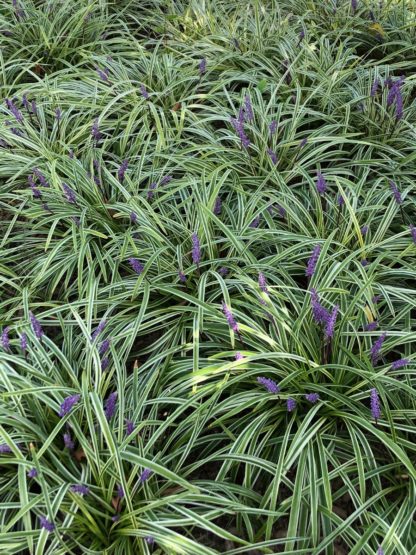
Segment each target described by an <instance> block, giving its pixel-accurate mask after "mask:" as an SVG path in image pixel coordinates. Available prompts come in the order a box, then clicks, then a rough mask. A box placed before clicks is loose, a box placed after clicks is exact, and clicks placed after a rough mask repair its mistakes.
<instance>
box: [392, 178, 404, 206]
mask: <svg viewBox="0 0 416 555" xmlns="http://www.w3.org/2000/svg"><path fill="white" fill-rule="evenodd" d="M389 185H390V189H391V190H392V192H393V196H394V200H395V201H396V202H397V204H401V203H402V202H403V199H402V195H401V194H400V191H399V189H398V188H397V185H396V184H395V182H394V181H389Z"/></svg>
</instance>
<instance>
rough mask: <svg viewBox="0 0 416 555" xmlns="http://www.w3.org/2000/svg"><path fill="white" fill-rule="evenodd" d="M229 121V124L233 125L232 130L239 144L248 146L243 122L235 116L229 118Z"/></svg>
mask: <svg viewBox="0 0 416 555" xmlns="http://www.w3.org/2000/svg"><path fill="white" fill-rule="evenodd" d="M230 122H231V125H232V126H233V127H234V130H235V132H236V133H237V135H238V137H239V139H240V141H241V145H242V146H243V147H244V148H248V147H249V146H250V139H249V138H248V137H247V135H246V134H245V132H244V125H243V122H242V121H240V120H239V119H237V118H231V119H230Z"/></svg>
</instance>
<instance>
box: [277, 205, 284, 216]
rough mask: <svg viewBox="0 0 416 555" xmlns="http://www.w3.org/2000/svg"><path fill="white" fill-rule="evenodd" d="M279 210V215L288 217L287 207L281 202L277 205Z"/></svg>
mask: <svg viewBox="0 0 416 555" xmlns="http://www.w3.org/2000/svg"><path fill="white" fill-rule="evenodd" d="M277 212H278V214H279V216H280V217H281V218H285V217H286V208H284V207H283V206H281V205H280V204H278V205H277Z"/></svg>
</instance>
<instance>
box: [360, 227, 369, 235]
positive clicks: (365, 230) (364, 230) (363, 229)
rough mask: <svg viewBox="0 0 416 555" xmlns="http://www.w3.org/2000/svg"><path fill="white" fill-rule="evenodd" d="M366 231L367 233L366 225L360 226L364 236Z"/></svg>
mask: <svg viewBox="0 0 416 555" xmlns="http://www.w3.org/2000/svg"><path fill="white" fill-rule="evenodd" d="M367 233H368V225H363V227H362V228H361V235H362V236H363V237H365V236H366V235H367Z"/></svg>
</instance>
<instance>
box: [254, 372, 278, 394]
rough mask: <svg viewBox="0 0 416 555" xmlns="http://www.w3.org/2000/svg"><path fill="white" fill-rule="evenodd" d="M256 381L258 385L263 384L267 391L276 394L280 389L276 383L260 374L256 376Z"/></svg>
mask: <svg viewBox="0 0 416 555" xmlns="http://www.w3.org/2000/svg"><path fill="white" fill-rule="evenodd" d="M257 382H258V383H259V384H260V385H263V386H264V387H265V388H266V389H267V391H268V392H269V393H274V394H277V393H279V391H280V387H279V386H278V385H277V383H276V382H275V381H273V380H271V379H270V378H265V377H264V376H260V377H258V378H257Z"/></svg>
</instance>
